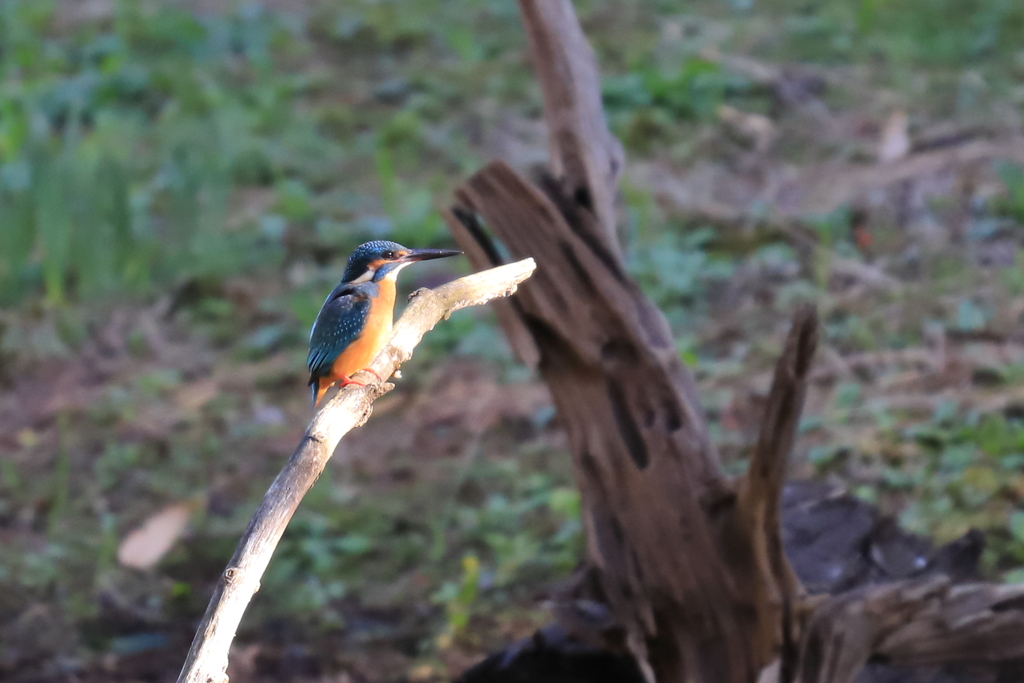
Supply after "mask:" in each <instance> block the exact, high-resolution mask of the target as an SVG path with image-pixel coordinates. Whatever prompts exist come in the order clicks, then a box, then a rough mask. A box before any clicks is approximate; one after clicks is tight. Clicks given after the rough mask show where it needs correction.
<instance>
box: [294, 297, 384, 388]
mask: <svg viewBox="0 0 1024 683" xmlns="http://www.w3.org/2000/svg"><path fill="white" fill-rule="evenodd" d="M369 312H370V293H369V292H367V291H365V287H364V286H363V285H350V284H341V285H338V286H337V287H335V288H334V291H332V292H331V293H330V295H329V296H328V297H327V300H326V301H324V305H323V307H321V308H320V313H318V314H317V316H316V322H315V323H313V329H312V330H311V331H310V333H309V357H308V358H307V359H306V366H307V367H308V368H309V383H310V384H313V383H314V382H316V379H317V378H318V377H323V376H324V375H327V374H328V373H330V371H331V365H333V364H334V360H335V359H336V358H337V357H338V356H340V355H341V352H342V351H344V350H345V349H346V348H348V345H349V344H351V343H352V342H353V341H355V340H356V339H357V338H358V337H359V334H360V333H361V332H362V331H363V326H364V325H365V324H366V316H367V315H368V314H369Z"/></svg>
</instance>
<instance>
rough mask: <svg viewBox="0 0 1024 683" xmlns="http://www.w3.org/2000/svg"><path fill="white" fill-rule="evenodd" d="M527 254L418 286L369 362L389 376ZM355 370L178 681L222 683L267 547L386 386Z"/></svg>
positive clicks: (261, 514) (264, 516)
mask: <svg viewBox="0 0 1024 683" xmlns="http://www.w3.org/2000/svg"><path fill="white" fill-rule="evenodd" d="M534 268H535V264H534V262H533V260H532V259H524V260H521V261H518V262H516V263H511V264H509V265H506V266H501V267H498V268H492V269H490V270H487V271H484V272H481V273H475V274H473V275H469V276H466V277H463V278H459V279H458V280H455V281H454V282H449V283H448V284H446V285H443V286H441V287H438V288H437V289H434V290H425V289H424V290H418V291H417V292H414V293H413V296H412V301H411V303H410V304H409V306H408V307H407V308H406V310H405V312H404V313H403V314H402V317H401V319H400V320H399V321H398V323H396V324H395V327H394V333H393V335H392V337H391V341H390V342H389V343H388V344H387V345H386V346H385V347H384V348H383V349H382V350H381V351H380V353H378V354H377V356H376V358H375V359H374V360H373V362H372V363H371V364H370V369H371V370H373V371H374V372H376V373H377V374H378V375H379V376H380V377H390V376H391V375H393V374H394V372H395V370H396V369H398V367H399V366H400V365H401V364H402V363H404V362H405V361H407V360H408V359H409V358H411V357H412V353H413V349H415V348H416V346H417V344H419V342H420V340H421V339H422V338H423V335H424V334H426V333H427V332H428V331H430V330H431V329H433V327H434V325H435V324H437V322H438V321H440V320H441V319H442V318H447V317H448V316H449V315H451V314H452V313H453V312H454V311H457V310H459V309H461V308H465V307H467V306H478V305H481V304H484V303H487V302H489V301H491V300H493V299H496V298H500V297H506V296H510V295H511V294H512V293H514V292H515V291H516V287H517V286H518V285H519V283H521V282H523V281H524V280H526V279H527V278H529V277H530V275H531V274H532V273H533V271H534ZM360 374H361V379H363V380H365V381H366V382H367V386H365V387H363V386H356V385H349V386H347V387H345V388H343V389H342V390H341V391H339V392H338V395H337V396H335V397H334V399H332V400H331V401H330V402H328V403H327V405H325V406H324V407H323V408H322V409H321V410H320V411H319V412H317V413H316V415H315V416H314V417H313V421H312V422H311V423H310V425H309V427H308V428H307V429H306V433H305V435H304V436H303V437H302V441H301V442H300V443H299V445H298V447H297V448H296V449H295V452H294V453H293V454H292V456H291V458H289V460H288V462H287V463H286V464H285V466H284V468H283V469H282V470H281V472H280V474H278V475H277V478H276V479H275V480H274V482H273V484H271V485H270V489H269V490H268V491H267V493H266V495H265V496H264V497H263V502H261V503H260V506H259V508H258V509H257V510H256V513H255V514H254V515H253V518H252V520H251V521H250V522H249V527H248V528H247V529H246V531H245V533H244V534H243V535H242V539H241V540H240V541H239V543H238V547H237V549H236V550H235V554H234V556H233V557H232V558H231V561H230V562H229V563H228V566H227V569H225V571H224V574H223V575H222V576H221V580H220V581H219V582H218V584H217V587H216V589H215V590H214V593H213V597H212V598H211V599H210V605H209V607H207V609H206V614H205V615H204V616H203V620H202V622H201V623H200V625H199V629H198V630H197V632H196V636H195V639H194V640H193V641H192V647H191V648H190V650H189V653H188V657H187V659H186V660H185V664H184V666H183V667H182V670H181V674H180V675H179V676H178V683H225V682H226V681H227V666H228V650H229V648H230V647H231V642H232V640H234V637H235V632H236V630H237V629H238V625H239V624H240V623H241V620H242V615H243V614H244V613H245V609H246V607H247V606H248V605H249V601H250V600H251V599H252V596H253V594H254V593H255V592H256V591H257V590H259V586H260V579H261V578H262V576H263V573H264V571H266V568H267V565H268V563H269V562H270V558H271V556H272V555H273V552H274V549H275V548H276V547H277V544H278V542H279V541H280V540H281V535H282V534H283V533H284V530H285V528H286V527H287V526H288V522H289V520H291V518H292V515H293V514H294V513H295V510H296V509H297V508H298V506H299V503H300V502H301V500H302V498H303V497H304V496H305V494H306V492H307V491H308V490H309V488H310V487H311V486H312V485H313V483H314V482H315V481H316V479H317V477H319V476H320V473H321V472H323V469H324V467H325V466H326V465H327V461H328V460H329V459H330V457H331V455H332V454H333V453H334V450H335V448H336V447H337V445H338V442H339V441H340V440H341V438H342V437H343V436H344V435H345V434H347V433H348V432H349V431H351V430H352V429H354V428H356V427H358V426H360V425H362V424H363V423H364V422H366V420H367V419H368V418H369V416H370V411H371V410H372V405H373V402H374V401H375V400H376V399H377V398H379V397H380V396H382V395H384V394H385V393H387V392H388V391H390V390H391V389H392V388H393V385H391V384H384V383H381V382H377V381H375V378H374V377H373V375H371V374H370V373H357V376H359V375H360Z"/></svg>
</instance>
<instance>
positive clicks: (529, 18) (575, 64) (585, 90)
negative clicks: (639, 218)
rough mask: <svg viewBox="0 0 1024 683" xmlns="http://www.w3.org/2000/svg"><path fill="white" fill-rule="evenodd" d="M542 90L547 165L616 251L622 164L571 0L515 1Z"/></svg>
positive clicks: (592, 59)
mask: <svg viewBox="0 0 1024 683" xmlns="http://www.w3.org/2000/svg"><path fill="white" fill-rule="evenodd" d="M519 11H520V16H521V17H522V20H523V26H525V28H526V36H527V39H528V40H529V43H530V55H531V57H532V59H533V66H534V70H535V71H536V74H537V78H538V80H539V81H540V86H541V90H542V92H543V93H544V121H545V123H546V124H547V127H548V150H549V153H550V169H551V172H552V174H553V176H554V177H555V178H556V179H557V180H558V182H559V184H560V185H561V187H562V192H563V194H564V195H565V196H566V197H571V198H572V199H573V201H574V202H575V203H576V204H577V205H578V206H580V207H583V208H585V209H586V210H589V211H591V212H592V213H593V214H594V217H595V218H596V220H597V224H598V225H599V226H600V228H601V230H600V232H601V234H602V235H603V237H604V242H605V247H606V248H608V249H610V250H611V251H613V252H615V253H618V251H619V240H618V237H617V236H616V229H615V228H616V224H617V221H616V210H615V205H616V194H617V191H618V184H619V176H620V175H621V174H622V169H623V166H624V163H625V154H624V152H623V150H622V145H621V143H619V141H618V140H617V139H616V138H615V136H614V135H612V134H611V133H610V132H609V131H608V125H607V123H606V121H605V116H604V108H603V107H602V105H601V81H600V73H599V72H598V67H597V56H596V55H595V54H594V50H593V48H591V46H590V43H589V42H588V41H587V37H586V36H585V35H584V34H583V29H582V28H581V27H580V22H579V20H578V19H577V18H576V12H575V11H574V9H573V5H572V2H571V0H519Z"/></svg>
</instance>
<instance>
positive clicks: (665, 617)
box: [452, 162, 765, 682]
mask: <svg viewBox="0 0 1024 683" xmlns="http://www.w3.org/2000/svg"><path fill="white" fill-rule="evenodd" d="M546 189H547V190H548V194H546V193H545V192H543V191H541V190H540V189H538V188H536V187H534V186H533V185H531V184H530V183H529V182H528V181H526V180H525V179H523V178H522V177H521V176H519V175H518V174H517V173H516V172H515V171H513V170H512V169H511V168H509V167H508V166H507V165H505V164H503V163H501V162H495V163H492V164H490V165H488V166H487V167H485V168H484V169H483V170H482V171H480V172H479V173H477V174H476V175H474V176H473V177H472V178H470V180H469V181H468V182H467V183H466V184H465V185H464V186H463V187H462V188H460V190H459V191H458V192H457V193H456V197H457V200H458V201H459V202H460V205H461V207H462V209H461V212H462V213H463V214H465V213H478V214H479V215H480V216H482V218H483V220H484V222H485V223H486V224H487V226H488V227H489V228H490V229H491V230H492V231H493V232H494V234H495V235H496V236H497V238H498V239H499V240H501V242H502V243H503V245H504V246H505V248H506V249H508V251H509V252H510V253H511V254H512V255H513V257H517V256H518V255H520V254H533V255H535V258H536V259H537V264H538V268H537V274H536V276H535V277H534V278H533V279H531V281H530V282H528V283H525V284H524V286H523V288H522V291H521V292H520V296H519V297H517V299H518V300H517V302H516V307H517V310H519V311H520V312H521V315H522V319H523V324H524V325H525V326H526V327H527V328H528V329H529V330H530V332H531V334H532V336H533V339H534V342H535V343H536V345H537V348H538V350H539V353H540V361H539V365H538V367H539V369H540V372H541V373H542V375H543V377H544V380H545V382H546V383H547V384H548V386H549V387H550V389H551V392H552V396H553V398H554V401H555V405H556V407H557V409H558V413H559V418H560V421H561V423H562V424H563V425H564V426H565V429H566V431H567V433H568V436H569V441H570V444H571V446H572V451H573V459H574V471H575V474H576V478H577V482H578V483H579V486H580V490H581V493H582V499H583V504H584V525H585V528H586V531H587V539H588V558H589V560H590V563H591V564H592V565H593V567H594V569H595V570H596V572H597V574H598V577H599V579H598V581H599V583H600V585H601V588H602V593H603V598H604V599H606V600H607V602H608V604H609V606H610V607H611V610H612V613H613V614H614V616H615V618H616V619H617V620H618V621H619V622H620V623H621V624H622V625H623V626H624V628H625V632H626V634H627V636H626V640H627V645H628V647H629V649H630V650H631V651H632V652H633V654H634V655H635V656H636V658H637V660H638V662H639V663H640V664H641V668H644V669H645V671H646V673H647V675H648V677H649V678H656V679H657V680H664V681H671V680H678V681H683V680H692V681H712V680H714V681H736V682H740V681H749V680H752V676H754V675H755V674H756V672H757V671H758V670H760V668H761V666H762V665H763V664H764V663H765V662H761V661H760V660H758V659H755V657H754V655H753V653H752V651H751V649H750V648H749V647H748V645H747V643H748V642H750V641H751V640H752V639H753V638H754V637H755V633H756V630H757V615H756V612H755V610H754V603H753V593H752V591H751V590H749V589H748V588H747V587H746V586H742V585H738V584H736V583H735V582H734V581H733V580H732V574H731V573H730V569H729V564H728V556H727V554H726V553H723V552H722V547H721V541H720V539H719V537H718V535H717V532H716V527H715V525H714V524H713V523H712V520H711V517H713V516H715V515H716V514H717V512H716V511H717V510H719V509H720V508H721V506H722V505H728V504H729V501H730V500H732V499H733V498H734V496H733V495H732V488H731V485H730V482H729V481H728V480H727V479H726V478H725V477H724V475H723V474H722V473H721V470H720V467H719V463H718V454H717V452H716V450H715V448H714V446H713V445H712V443H711V440H710V438H709V436H708V430H707V424H706V421H705V418H704V416H703V413H702V412H701V409H700V406H699V403H698V401H697V396H696V388H695V385H694V382H693V378H692V377H691V376H690V374H689V373H688V372H687V371H686V369H685V368H684V367H683V365H682V364H681V363H680V361H679V357H678V353H677V352H676V349H675V344H674V342H673V340H672V337H671V335H670V333H669V329H668V325H667V323H666V321H665V319H664V317H663V316H662V315H661V313H660V312H659V311H658V310H657V308H656V307H655V306H654V305H653V304H652V303H651V302H650V301H649V300H647V299H646V298H645V297H644V296H643V294H642V293H641V292H640V290H639V288H637V286H636V285H635V283H633V282H632V281H631V280H630V279H629V277H628V276H627V275H626V273H625V271H624V269H623V267H622V265H621V263H620V261H619V259H618V257H617V255H616V254H615V253H613V252H611V251H610V250H608V249H606V248H605V246H604V243H603V240H602V239H600V238H597V237H596V235H597V234H598V231H600V229H601V228H600V226H598V225H597V224H596V221H595V219H594V218H593V217H592V215H591V214H590V213H589V212H588V211H586V210H582V211H575V212H574V211H572V208H571V206H570V203H571V198H565V197H562V198H561V199H560V200H559V201H560V203H561V205H558V204H557V203H556V201H553V200H552V199H551V198H550V195H551V194H557V192H558V191H559V190H558V186H556V185H549V186H547V187H546ZM452 215H457V214H456V213H455V212H453V214H452ZM466 234H468V231H464V232H463V233H462V235H463V239H464V238H465V235H466ZM460 246H462V247H463V249H464V250H465V251H466V252H467V254H470V255H471V254H472V253H474V252H472V251H470V249H469V246H470V245H468V244H466V243H464V242H463V241H462V240H460ZM480 251H486V249H484V250H480ZM748 554H749V553H748Z"/></svg>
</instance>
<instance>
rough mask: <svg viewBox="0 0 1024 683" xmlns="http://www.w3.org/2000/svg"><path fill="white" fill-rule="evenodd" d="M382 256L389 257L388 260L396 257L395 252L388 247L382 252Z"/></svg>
mask: <svg viewBox="0 0 1024 683" xmlns="http://www.w3.org/2000/svg"><path fill="white" fill-rule="evenodd" d="M381 257H382V258H385V259H387V260H388V261H390V260H391V259H393V258H395V252H393V251H391V250H390V249H388V250H387V251H385V252H384V253H383V254H381Z"/></svg>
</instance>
